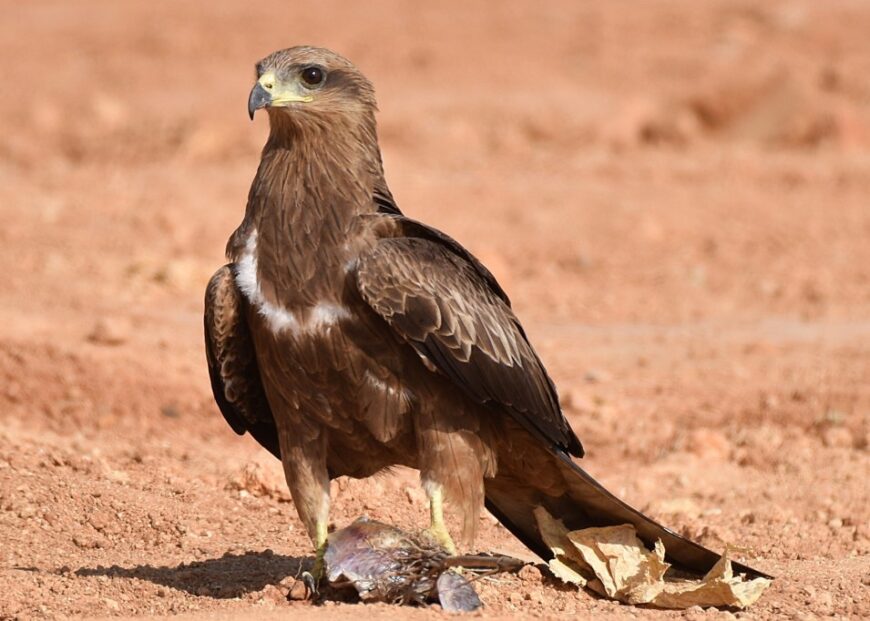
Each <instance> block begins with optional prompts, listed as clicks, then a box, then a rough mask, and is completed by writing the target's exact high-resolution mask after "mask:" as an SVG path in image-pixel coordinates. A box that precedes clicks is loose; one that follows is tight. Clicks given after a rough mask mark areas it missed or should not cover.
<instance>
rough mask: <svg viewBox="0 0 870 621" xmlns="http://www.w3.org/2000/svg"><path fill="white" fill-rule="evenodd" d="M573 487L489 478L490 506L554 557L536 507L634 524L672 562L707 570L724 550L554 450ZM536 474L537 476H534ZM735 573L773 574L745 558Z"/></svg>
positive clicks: (596, 521)
mask: <svg viewBox="0 0 870 621" xmlns="http://www.w3.org/2000/svg"><path fill="white" fill-rule="evenodd" d="M553 459H554V460H556V461H557V462H558V467H559V470H560V471H561V473H562V475H563V477H564V480H565V482H566V487H567V489H568V491H567V492H566V493H565V494H563V495H561V496H549V495H546V494H544V493H543V492H541V491H540V490H539V489H538V488H536V487H535V486H534V483H533V481H528V480H526V481H524V482H523V484H521V485H518V484H517V482H516V480H514V479H510V478H508V477H499V476H497V477H495V478H494V479H487V480H486V507H487V509H489V510H490V512H492V514H493V515H494V516H495V517H496V518H497V519H498V520H499V521H500V522H501V523H502V524H503V525H504V526H505V527H506V528H507V529H508V530H509V531H510V532H511V533H513V534H514V536H516V537H517V538H518V539H519V540H520V541H522V542H523V543H524V544H525V545H526V547H528V548H529V549H530V550H532V551H533V552H534V553H535V554H537V555H538V556H540V557H541V558H543V559H544V560H549V559H551V558H552V557H553V553H552V552H551V551H550V549H549V548H548V547H547V546H546V544H545V543H544V540H543V538H542V537H541V534H540V532H539V530H538V524H537V521H536V520H535V516H534V509H535V508H536V507H538V506H543V507H544V508H545V509H546V510H547V511H548V513H549V514H550V515H552V516H553V517H555V518H557V519H559V520H561V521H562V522H563V523H564V524H565V526H566V527H567V528H568V530H579V529H582V528H590V527H600V526H616V525H619V524H632V525H634V527H635V529H636V530H637V534H638V537H640V539H641V540H642V541H643V542H644V543H646V544H647V545H648V546H649V547H650V548H651V547H652V546H653V545H654V544H655V541H656V540H657V539H661V540H662V543H663V544H664V546H665V550H666V557H665V558H666V560H667V561H668V562H669V563H671V564H672V565H674V566H676V567H678V568H680V569H683V570H688V571H692V572H695V573H698V574H705V573H707V571H709V570H710V569H711V568H712V567H713V565H715V564H716V561H718V560H719V555H718V554H716V553H715V552H713V551H711V550H708V549H707V548H705V547H704V546H702V545H699V544H697V543H695V542H694V541H691V540H689V539H686V538H685V537H683V536H682V535H679V534H677V533H675V532H674V531H672V530H671V529H669V528H666V527H664V526H662V525H661V524H659V523H658V522H656V521H655V520H653V519H651V518H649V517H647V516H646V515H644V514H643V513H641V512H640V511H638V510H636V509H633V508H632V507H630V506H629V505H627V504H626V503H624V502H623V501H621V500H620V499H619V498H617V497H616V496H614V495H613V494H611V493H610V492H609V491H607V490H606V489H605V488H604V487H603V486H602V485H601V484H600V483H598V481H596V480H595V479H593V478H592V477H591V476H589V474H587V473H586V471H585V470H583V469H582V468H581V467H580V466H578V465H577V464H575V463H574V462H573V461H572V460H571V458H570V457H568V455H566V454H565V453H562V452H554V453H553ZM530 478H531V477H530ZM733 567H734V570H735V572H738V573H745V574H747V575H748V576H749V577H753V578H754V577H763V578H770V576H768V575H767V574H765V573H763V572H760V571H758V570H755V569H753V568H751V567H747V566H746V565H742V564H740V563H733Z"/></svg>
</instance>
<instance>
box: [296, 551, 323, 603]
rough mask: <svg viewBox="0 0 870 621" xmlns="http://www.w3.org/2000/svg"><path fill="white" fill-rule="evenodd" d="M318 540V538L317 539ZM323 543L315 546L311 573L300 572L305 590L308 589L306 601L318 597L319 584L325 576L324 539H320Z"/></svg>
mask: <svg viewBox="0 0 870 621" xmlns="http://www.w3.org/2000/svg"><path fill="white" fill-rule="evenodd" d="M319 538H320V537H319ZM322 540H323V542H322V543H321V544H320V545H319V546H317V552H316V553H315V555H314V567H312V568H311V571H310V572H309V571H304V572H302V576H301V577H302V581H303V582H304V583H305V588H306V589H308V599H315V598H316V597H317V596H318V595H320V583H321V581H322V580H323V578H324V576H325V575H326V563H325V562H324V556H325V555H326V545H327V544H326V537H325V536H324V537H322Z"/></svg>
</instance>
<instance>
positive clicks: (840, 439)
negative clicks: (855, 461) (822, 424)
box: [822, 427, 854, 448]
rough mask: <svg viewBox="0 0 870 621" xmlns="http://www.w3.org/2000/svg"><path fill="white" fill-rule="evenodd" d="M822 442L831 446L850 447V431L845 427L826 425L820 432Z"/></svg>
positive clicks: (851, 443)
mask: <svg viewBox="0 0 870 621" xmlns="http://www.w3.org/2000/svg"><path fill="white" fill-rule="evenodd" d="M822 443H823V444H824V445H825V446H827V447H831V448H852V446H853V445H854V440H853V439H852V432H851V431H849V430H848V429H847V428H846V427H828V428H827V429H825V431H824V432H823V433H822Z"/></svg>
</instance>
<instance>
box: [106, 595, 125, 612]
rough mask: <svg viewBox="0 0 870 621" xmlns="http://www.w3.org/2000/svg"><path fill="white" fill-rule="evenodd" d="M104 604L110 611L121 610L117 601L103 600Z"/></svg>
mask: <svg viewBox="0 0 870 621" xmlns="http://www.w3.org/2000/svg"><path fill="white" fill-rule="evenodd" d="M103 603H104V604H106V608H108V609H109V610H120V609H121V606H120V604H118V602H116V601H115V600H113V599H111V598H108V597H106V598H103Z"/></svg>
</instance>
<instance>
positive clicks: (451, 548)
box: [426, 522, 456, 556]
mask: <svg viewBox="0 0 870 621" xmlns="http://www.w3.org/2000/svg"><path fill="white" fill-rule="evenodd" d="M426 533H427V534H428V535H429V536H430V537H431V538H432V539H434V540H435V542H436V543H437V544H438V545H439V546H441V547H442V548H444V549H445V550H446V551H447V553H448V554H449V555H451V556H455V555H456V544H455V543H453V538H452V537H451V536H450V533H449V532H448V530H447V527H446V526H445V525H444V522H435V523H433V524H431V525H430V526H429V528H427V529H426Z"/></svg>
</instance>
